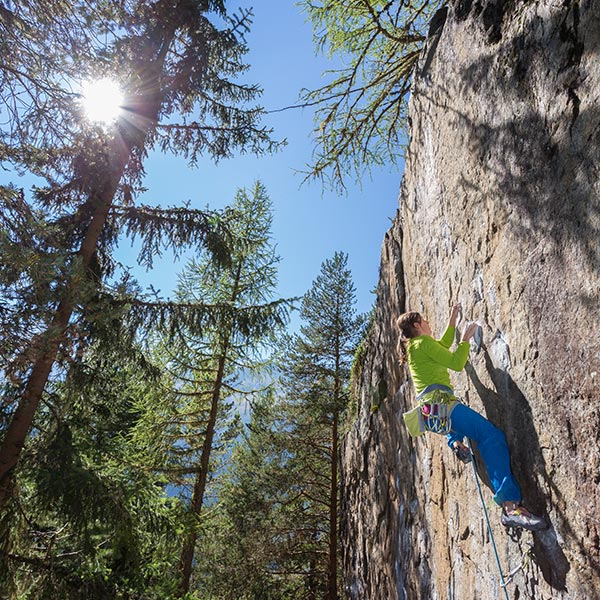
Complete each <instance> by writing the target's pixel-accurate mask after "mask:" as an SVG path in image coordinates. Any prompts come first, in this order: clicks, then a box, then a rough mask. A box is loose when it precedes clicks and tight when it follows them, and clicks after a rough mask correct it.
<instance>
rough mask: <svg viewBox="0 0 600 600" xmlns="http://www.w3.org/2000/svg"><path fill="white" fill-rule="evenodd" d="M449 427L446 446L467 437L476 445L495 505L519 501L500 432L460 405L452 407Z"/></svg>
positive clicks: (516, 485)
mask: <svg viewBox="0 0 600 600" xmlns="http://www.w3.org/2000/svg"><path fill="white" fill-rule="evenodd" d="M450 418H451V420H452V430H451V431H450V433H449V434H448V436H447V437H448V445H449V446H450V447H452V444H453V443H454V442H457V441H458V442H461V441H462V440H463V438H465V437H467V438H469V440H472V441H473V442H475V443H476V444H477V449H478V450H479V454H480V455H481V458H482V459H483V462H484V463H485V468H486V469H487V473H488V477H489V479H490V484H491V486H492V490H493V491H494V500H495V502H496V503H497V504H502V503H503V502H507V501H513V502H519V501H520V500H521V489H520V488H519V484H518V483H517V482H516V480H515V478H514V477H513V474H512V472H511V470H510V455H509V452H508V445H507V444H506V438H505V436H504V433H503V432H502V431H501V430H500V429H498V428H497V427H496V426H494V425H492V423H490V422H489V421H488V420H487V419H486V418H485V417H482V416H481V415H480V414H479V413H477V412H475V411H474V410H473V409H471V408H469V407H468V406H465V405H464V404H457V405H456V406H455V407H454V409H453V410H452V413H451V416H450Z"/></svg>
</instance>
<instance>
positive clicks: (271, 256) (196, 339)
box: [149, 183, 290, 595]
mask: <svg viewBox="0 0 600 600" xmlns="http://www.w3.org/2000/svg"><path fill="white" fill-rule="evenodd" d="M230 210H231V212H232V214H234V215H235V218H232V219H231V220H230V224H231V225H230V229H231V234H232V242H231V248H230V250H231V252H230V260H229V263H228V265H227V266H226V267H218V268H217V267H215V264H214V261H212V260H210V259H206V260H192V261H191V262H190V263H189V264H188V265H187V267H186V268H185V269H184V271H183V272H182V274H181V275H180V278H179V285H178V288H177V298H178V299H179V301H180V302H182V303H189V302H191V303H194V302H200V301H204V302H209V303H211V304H213V305H225V306H228V307H229V311H228V312H227V313H223V314H222V318H217V319H215V320H214V321H213V322H212V323H211V324H210V325H208V326H207V325H205V326H204V327H203V328H202V330H200V331H198V330H197V329H195V328H193V327H190V326H189V325H187V326H181V327H179V328H178V331H177V332H176V334H175V335H174V336H172V337H171V342H170V344H169V346H168V348H165V350H164V351H163V355H164V356H165V361H166V362H165V365H166V367H165V370H168V372H169V373H170V374H171V376H172V378H173V389H172V390H171V391H170V392H169V398H170V400H169V401H168V403H169V404H170V405H171V407H172V410H171V412H170V414H169V411H168V409H167V410H166V411H163V414H162V416H161V419H162V423H163V429H164V431H165V432H167V434H168V440H167V441H166V442H165V441H164V438H160V436H159V439H156V437H155V443H158V444H160V447H161V448H167V452H166V453H165V454H164V456H165V458H166V459H167V464H166V465H165V467H166V469H165V472H167V473H168V472H171V473H175V472H177V471H179V473H180V475H181V476H180V477H179V478H177V479H172V480H171V484H172V485H173V486H175V487H176V488H178V489H180V490H182V491H184V492H185V494H187V495H188V496H189V509H188V515H187V518H186V519H185V523H184V533H183V536H182V547H181V552H180V560H179V578H180V582H181V584H180V589H179V594H180V595H184V594H186V593H187V592H188V591H189V590H190V582H191V580H192V571H193V564H194V563H195V562H197V557H196V559H195V554H196V543H197V540H198V532H199V531H200V529H201V524H202V523H201V521H202V519H201V512H202V509H203V506H204V504H205V499H206V493H207V488H208V484H209V482H210V476H211V473H214V472H215V471H218V470H219V464H218V461H216V460H215V455H216V454H217V452H218V451H219V450H221V451H222V450H223V448H224V447H225V448H226V447H227V445H228V443H229V442H231V440H232V434H235V433H236V429H235V428H233V429H232V428H231V417H232V416H233V414H234V413H235V408H236V405H239V404H240V403H243V402H244V401H246V400H247V399H248V397H251V396H252V395H253V394H254V393H255V388H256V386H257V385H258V386H259V387H260V381H262V378H263V377H264V375H265V373H264V372H263V371H264V370H265V368H266V365H267V363H268V353H269V347H270V346H272V344H273V342H274V340H275V338H276V336H277V333H278V332H281V330H282V328H283V326H284V325H285V323H286V322H287V313H288V309H289V307H290V303H289V302H288V301H284V300H274V299H273V294H274V290H275V286H276V280H277V265H278V262H279V258H278V256H277V254H276V253H275V249H274V246H273V244H272V240H271V222H272V214H271V202H270V200H269V197H268V195H267V192H266V190H265V188H264V186H263V185H262V184H260V183H256V184H255V185H254V187H253V188H252V189H251V190H246V189H241V190H239V191H238V193H237V195H236V198H235V201H234V203H233V204H232V206H231V207H230ZM149 415H152V412H151V411H150V412H149ZM150 419H151V423H150V426H151V427H152V426H153V425H154V423H153V422H154V421H155V419H154V418H152V416H150ZM169 446H170V448H169Z"/></svg>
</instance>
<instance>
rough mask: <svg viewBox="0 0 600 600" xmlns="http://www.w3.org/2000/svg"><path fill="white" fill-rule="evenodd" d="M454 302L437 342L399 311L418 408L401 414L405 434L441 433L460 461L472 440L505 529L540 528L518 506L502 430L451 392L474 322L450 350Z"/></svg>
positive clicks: (412, 316)
mask: <svg viewBox="0 0 600 600" xmlns="http://www.w3.org/2000/svg"><path fill="white" fill-rule="evenodd" d="M460 310H461V306H460V304H455V305H454V306H453V307H452V312H451V314H450V321H449V323H448V327H447V329H446V331H445V333H444V335H443V336H442V337H441V339H440V340H435V339H433V337H432V332H431V328H430V326H429V324H428V323H427V321H426V320H425V319H424V318H423V317H422V316H421V315H420V314H419V313H417V312H407V313H404V314H403V315H400V317H399V318H398V321H397V324H398V328H399V329H400V343H399V350H400V356H401V362H402V363H404V362H406V361H408V366H409V369H410V373H411V375H412V380H413V384H414V386H415V390H416V393H417V394H418V395H417V401H418V406H417V407H416V408H415V409H413V410H411V411H409V412H407V413H404V419H405V421H406V424H407V426H408V429H409V432H410V433H411V435H420V434H421V433H423V432H424V431H433V432H435V433H441V434H446V435H447V438H448V445H449V446H450V448H451V449H452V450H453V452H454V454H455V455H456V457H457V458H458V459H459V460H461V461H462V462H470V461H471V460H472V458H471V451H470V449H469V448H468V447H467V446H465V445H464V444H463V441H462V440H463V439H464V438H465V437H466V438H468V439H469V440H471V441H472V442H474V443H476V444H477V447H478V449H479V453H480V455H481V458H482V459H483V461H484V463H485V467H486V469H487V473H488V476H489V480H490V484H491V486H492V489H493V491H494V500H495V502H496V503H497V504H498V505H500V506H501V507H502V516H501V522H502V524H503V525H504V526H505V527H521V528H524V529H531V530H534V531H536V530H540V529H545V528H546V527H547V523H546V521H545V520H544V519H543V518H542V517H538V516H536V515H534V514H532V513H531V512H529V511H528V510H527V509H526V508H525V507H524V506H522V505H521V490H520V488H519V484H518V483H517V482H516V480H515V478H514V477H513V475H512V473H511V470H510V456H509V451H508V446H507V444H506V438H505V436H504V433H503V432H502V431H501V430H500V429H498V428H497V427H495V426H494V425H493V424H492V423H490V421H488V420H487V419H486V418H484V417H482V416H481V415H480V414H479V413H477V412H475V411H474V410H472V409H471V408H469V407H468V406H466V405H465V404H462V403H461V402H460V401H459V400H458V399H457V398H456V396H455V395H454V392H453V390H452V387H451V384H450V375H449V374H448V369H452V370H453V371H461V370H462V369H463V368H464V367H465V365H466V363H467V358H468V357H469V348H470V343H469V342H470V340H471V338H473V336H474V335H475V334H476V331H477V329H478V327H479V326H478V325H477V323H470V324H468V325H467V326H466V327H465V329H464V332H463V334H462V338H461V341H460V343H459V344H458V347H457V348H456V350H454V351H453V352H452V351H450V347H451V346H452V343H453V341H454V335H455V331H456V321H457V318H458V313H459V311H460Z"/></svg>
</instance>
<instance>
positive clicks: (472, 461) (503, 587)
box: [468, 440, 512, 600]
mask: <svg viewBox="0 0 600 600" xmlns="http://www.w3.org/2000/svg"><path fill="white" fill-rule="evenodd" d="M468 446H469V452H470V453H471V464H472V465H473V474H474V475H475V482H476V483H477V491H478V492H479V498H480V500H481V506H482V507H483V514H484V515H485V520H486V523H487V528H488V531H489V533H490V539H491V540H492V548H494V555H495V556H496V562H497V563H498V571H499V572H500V587H501V588H502V589H503V590H504V595H505V596H506V600H509V598H508V591H507V590H506V586H507V585H508V583H509V582H508V583H507V582H506V581H504V574H503V573H502V565H501V564H500V557H499V556H498V549H497V548H496V540H494V533H493V531H492V525H491V523H490V518H489V516H488V511H487V508H486V506H485V500H484V499H483V492H482V491H481V484H480V483H479V476H478V475H477V469H476V468H475V457H474V456H473V449H472V448H471V440H468ZM511 581H512V578H511Z"/></svg>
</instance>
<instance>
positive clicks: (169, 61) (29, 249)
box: [0, 0, 274, 509]
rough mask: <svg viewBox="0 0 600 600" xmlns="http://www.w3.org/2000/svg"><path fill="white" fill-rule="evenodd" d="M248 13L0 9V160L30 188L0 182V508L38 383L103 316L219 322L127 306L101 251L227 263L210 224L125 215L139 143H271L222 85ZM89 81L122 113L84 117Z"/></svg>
mask: <svg viewBox="0 0 600 600" xmlns="http://www.w3.org/2000/svg"><path fill="white" fill-rule="evenodd" d="M249 17H250V14H249V13H241V14H239V15H238V16H236V17H233V18H232V17H230V16H229V15H228V13H227V12H226V10H225V6H224V3H223V2H222V1H220V0H206V1H202V2H198V1H197V0H155V1H154V2H141V1H135V2H128V3H115V2H99V3H90V2H87V1H83V0H81V1H79V0H77V1H75V2H68V3H67V2H62V1H59V0H51V1H50V2H41V1H40V0H24V1H20V2H8V3H4V4H3V5H2V6H0V35H1V37H0V44H1V46H2V60H1V62H0V113H1V114H2V116H3V118H2V125H1V136H0V160H1V161H2V163H3V164H6V165H9V166H10V167H11V168H12V169H13V170H15V171H17V172H23V173H29V174H32V175H35V176H37V177H39V178H40V179H41V181H42V184H41V185H40V186H39V187H37V188H36V189H35V190H34V196H33V198H32V199H27V198H26V197H25V195H24V194H23V193H22V191H20V190H18V189H16V188H15V187H14V186H10V185H9V186H3V187H2V188H0V203H1V205H2V217H1V222H0V245H1V248H0V249H1V250H2V251H3V252H2V256H3V259H2V265H1V266H0V288H1V292H2V298H3V300H2V303H1V304H0V316H1V318H2V323H1V327H2V335H3V339H5V340H6V343H5V344H3V348H2V354H3V356H4V357H6V359H7V362H6V366H5V367H4V368H3V371H2V375H1V380H0V381H1V383H2V385H3V387H4V388H5V390H6V392H7V400H6V402H5V405H4V409H3V411H4V412H3V415H2V416H3V421H2V424H1V427H2V429H1V431H2V438H3V439H2V444H1V446H0V509H2V508H3V507H5V506H6V504H7V502H8V501H9V500H10V498H11V497H12V495H13V483H14V474H15V470H16V467H17V464H18V462H19V460H20V457H21V455H22V452H23V448H25V447H26V445H27V441H28V434H29V432H30V430H31V428H32V425H34V422H35V419H36V417H40V416H41V415H40V402H41V401H42V399H43V398H45V395H47V394H48V390H47V386H48V384H49V382H52V381H59V380H61V379H63V380H64V378H65V374H66V372H68V369H69V364H70V363H71V362H72V361H73V360H74V356H75V354H76V352H78V351H79V352H81V351H82V348H84V347H85V345H86V344H87V343H89V342H90V340H91V339H92V338H93V335H94V333H95V331H97V330H98V329H103V328H104V329H106V327H105V325H106V324H107V323H106V322H109V321H112V322H113V323H115V324H116V320H115V319H113V317H114V316H115V315H119V316H120V318H121V319H122V320H126V321H127V323H128V325H129V328H130V330H134V329H135V328H136V327H142V326H144V325H147V324H149V323H155V322H158V323H163V324H165V323H167V322H170V323H171V324H174V323H178V324H180V323H188V324H189V323H194V324H195V325H196V326H200V325H204V324H205V323H207V322H209V321H210V320H211V319H213V318H215V317H216V316H218V318H222V317H223V315H226V314H228V312H229V307H228V306H219V307H209V306H206V305H205V303H203V302H202V303H195V304H191V303H190V304H188V305H176V304H174V303H167V302H157V301H150V300H149V299H148V298H143V297H140V295H139V293H136V292H137V290H136V289H135V288H134V287H133V286H131V285H128V284H127V281H126V280H125V281H122V282H118V281H115V280H114V279H113V278H114V276H115V269H116V265H115V261H114V258H113V250H114V248H115V246H116V244H117V242H118V241H119V239H120V237H122V236H123V235H128V236H130V237H132V238H140V239H141V242H142V250H141V254H140V258H139V261H140V263H141V264H144V265H145V266H148V267H150V266H151V265H152V260H153V258H154V257H155V256H156V255H158V254H160V253H161V252H162V251H163V250H167V249H171V250H173V251H174V252H175V254H177V253H178V252H179V251H180V250H181V248H182V247H184V246H186V245H187V246H190V245H191V246H196V247H207V248H208V249H209V250H210V251H211V252H212V255H213V257H214V259H215V260H216V261H217V262H220V263H226V262H227V259H228V256H227V246H228V241H229V237H228V235H227V232H226V228H225V227H224V226H223V224H222V221H221V220H219V219H218V215H216V214H214V213H210V212H208V211H198V210H191V209H188V208H173V209H162V208H150V207H145V206H140V205H136V204H135V196H136V194H137V192H138V191H139V190H140V189H141V178H142V176H143V173H144V170H143V161H144V159H145V157H146V156H147V154H148V152H149V151H150V150H152V149H154V148H159V149H162V150H163V151H169V152H173V153H178V154H182V155H184V156H186V157H187V158H188V159H189V160H190V162H192V163H194V162H195V161H196V160H197V159H198V157H199V156H200V155H201V154H208V155H209V156H211V157H213V158H214V159H216V160H218V159H220V158H224V157H227V156H230V155H231V154H232V153H233V152H234V151H246V150H251V151H254V152H262V151H264V150H272V149H273V147H274V144H273V143H272V142H271V141H270V140H269V132H267V131H265V130H264V129H263V128H261V127H260V126H259V125H258V120H259V118H260V114H261V111H260V109H258V108H245V107H244V106H245V104H246V103H248V102H250V101H252V100H253V99H254V98H255V97H256V96H257V94H258V89H257V88H256V87H255V86H250V85H244V84H240V83H238V82H235V81H234V79H235V78H236V76H238V75H239V74H240V73H242V72H243V71H244V70H245V68H246V67H245V65H244V64H243V63H242V57H243V54H244V52H245V51H246V47H245V44H244V42H243V33H244V31H245V30H246V29H247V27H248V23H249ZM101 76H104V77H106V76H109V77H112V78H115V79H117V80H118V81H119V82H120V83H121V85H122V87H123V88H124V90H125V96H126V98H125V101H124V116H123V117H121V118H120V119H119V120H118V121H117V122H116V123H115V124H114V125H113V126H111V127H110V128H103V127H100V126H98V125H94V124H91V123H87V122H86V121H85V118H84V117H83V115H82V111H81V108H80V104H79V102H78V101H77V100H78V98H77V93H76V92H75V91H74V90H73V88H72V86H73V85H74V82H78V81H81V80H82V79H92V78H98V77H101ZM96 322H100V323H101V325H100V326H96ZM172 327H176V325H172ZM115 329H117V330H118V329H119V328H118V327H115ZM42 407H43V405H42Z"/></svg>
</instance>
